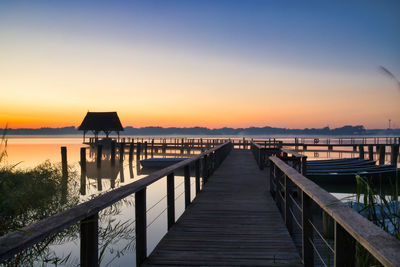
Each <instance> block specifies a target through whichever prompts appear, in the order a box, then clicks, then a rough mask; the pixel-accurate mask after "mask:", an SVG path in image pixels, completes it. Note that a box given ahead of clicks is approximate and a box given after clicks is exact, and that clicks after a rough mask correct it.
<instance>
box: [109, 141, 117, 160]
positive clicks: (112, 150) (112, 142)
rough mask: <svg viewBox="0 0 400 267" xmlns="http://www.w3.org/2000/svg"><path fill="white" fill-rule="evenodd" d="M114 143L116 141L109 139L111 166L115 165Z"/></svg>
mask: <svg viewBox="0 0 400 267" xmlns="http://www.w3.org/2000/svg"><path fill="white" fill-rule="evenodd" d="M115 145H116V143H115V142H114V141H111V151H110V154H111V155H110V156H111V166H115Z"/></svg>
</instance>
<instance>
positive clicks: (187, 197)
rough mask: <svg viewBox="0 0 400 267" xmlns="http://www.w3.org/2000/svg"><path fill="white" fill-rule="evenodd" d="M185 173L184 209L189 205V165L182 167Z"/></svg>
mask: <svg viewBox="0 0 400 267" xmlns="http://www.w3.org/2000/svg"><path fill="white" fill-rule="evenodd" d="M184 173H185V208H187V207H188V206H189V205H190V169H189V165H186V166H185V167H184Z"/></svg>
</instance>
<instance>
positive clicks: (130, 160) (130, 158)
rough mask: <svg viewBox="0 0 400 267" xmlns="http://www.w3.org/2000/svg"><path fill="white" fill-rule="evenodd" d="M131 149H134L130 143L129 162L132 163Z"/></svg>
mask: <svg viewBox="0 0 400 267" xmlns="http://www.w3.org/2000/svg"><path fill="white" fill-rule="evenodd" d="M133 149H134V144H133V143H131V144H130V145H129V162H132V161H133Z"/></svg>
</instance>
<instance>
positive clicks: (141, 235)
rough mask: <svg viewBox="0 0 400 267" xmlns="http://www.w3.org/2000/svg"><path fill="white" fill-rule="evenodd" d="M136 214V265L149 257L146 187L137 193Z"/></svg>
mask: <svg viewBox="0 0 400 267" xmlns="http://www.w3.org/2000/svg"><path fill="white" fill-rule="evenodd" d="M135 216H136V227H135V231H136V266H140V265H141V264H142V263H143V262H144V261H145V259H146V257H147V233H146V228H147V219H146V188H144V189H142V190H140V191H138V192H136V193H135Z"/></svg>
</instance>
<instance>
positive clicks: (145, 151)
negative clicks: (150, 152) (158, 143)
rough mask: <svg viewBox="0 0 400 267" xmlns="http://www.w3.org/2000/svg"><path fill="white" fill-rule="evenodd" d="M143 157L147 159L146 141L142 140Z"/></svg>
mask: <svg viewBox="0 0 400 267" xmlns="http://www.w3.org/2000/svg"><path fill="white" fill-rule="evenodd" d="M144 157H145V158H146V159H147V141H146V142H144Z"/></svg>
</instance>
